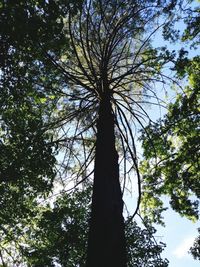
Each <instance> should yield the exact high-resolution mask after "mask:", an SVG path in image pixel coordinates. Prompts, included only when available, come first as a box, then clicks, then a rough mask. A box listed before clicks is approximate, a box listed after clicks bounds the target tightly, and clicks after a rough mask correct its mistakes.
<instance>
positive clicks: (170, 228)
mask: <svg viewBox="0 0 200 267" xmlns="http://www.w3.org/2000/svg"><path fill="white" fill-rule="evenodd" d="M164 221H165V223H166V227H162V226H157V227H156V228H157V233H156V236H157V238H158V240H160V241H162V242H164V243H166V244H167V247H166V249H165V251H164V252H163V257H166V258H167V259H168V260H169V261H170V263H169V267H199V265H200V264H199V261H197V260H194V259H193V257H192V255H191V254H189V253H188V250H189V248H190V247H191V245H192V244H193V241H194V238H195V237H197V235H198V232H197V228H198V227H200V223H199V222H197V223H193V222H191V221H189V220H187V219H186V218H182V217H180V215H178V214H177V213H175V212H174V211H173V210H172V209H168V210H167V211H166V212H165V213H164Z"/></svg>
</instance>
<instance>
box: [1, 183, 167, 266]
mask: <svg viewBox="0 0 200 267" xmlns="http://www.w3.org/2000/svg"><path fill="white" fill-rule="evenodd" d="M90 198H91V187H90V186H89V187H87V189H86V188H85V189H84V191H83V190H80V189H79V190H78V189H77V190H75V192H74V193H72V194H69V193H61V195H60V196H59V197H58V199H57V200H56V201H55V202H54V203H52V204H51V206H49V205H47V206H44V205H43V206H40V207H37V215H36V214H35V218H34V219H33V220H32V221H31V220H30V221H29V223H28V224H27V226H26V228H25V229H24V231H23V235H21V237H20V239H19V243H20V246H19V253H20V256H19V259H21V263H22V262H24V266H32V267H36V266H48V267H50V266H52V267H53V266H63V267H64V266H67V267H71V266H78V265H79V266H81V267H83V266H85V260H86V248H87V235H88V226H89V224H88V222H89V212H90ZM155 233H156V230H155V229H154V228H153V227H152V226H151V225H150V224H149V222H148V220H145V227H140V226H139V225H138V224H137V223H136V222H135V221H133V222H132V221H130V220H129V218H127V224H126V239H127V247H128V266H138V267H151V266H155V267H166V266H168V261H167V260H166V259H165V260H163V259H161V256H160V254H161V252H162V250H163V249H164V247H165V245H164V244H163V243H162V242H160V243H157V242H156V240H155V237H154V236H155ZM2 251H3V250H2ZM3 252H4V256H5V255H6V253H5V251H3ZM5 259H6V257H5Z"/></svg>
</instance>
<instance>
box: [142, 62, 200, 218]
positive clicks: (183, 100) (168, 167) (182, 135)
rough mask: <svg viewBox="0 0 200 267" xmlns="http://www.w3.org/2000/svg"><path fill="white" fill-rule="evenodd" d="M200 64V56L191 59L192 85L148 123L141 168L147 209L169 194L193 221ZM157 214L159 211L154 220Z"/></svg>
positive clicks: (174, 204)
mask: <svg viewBox="0 0 200 267" xmlns="http://www.w3.org/2000/svg"><path fill="white" fill-rule="evenodd" d="M199 63H200V62H199V57H196V58H194V59H192V60H191V61H190V62H188V65H186V67H185V73H186V74H187V75H188V79H189V81H190V85H188V86H187V87H185V90H184V92H183V94H181V93H180V94H177V97H176V101H175V102H174V103H173V104H170V105H169V109H168V113H167V114H166V115H165V118H164V119H163V120H161V121H158V122H157V123H155V124H152V125H149V126H148V127H147V128H146V129H145V131H143V135H142V140H143V148H144V156H145V159H146V160H144V161H143V163H142V167H141V171H142V172H143V173H144V177H143V179H144V187H143V190H144V198H143V205H144V206H145V208H147V209H148V208H155V207H157V206H158V207H159V208H160V209H162V206H163V203H162V200H161V199H160V198H157V197H160V196H161V195H163V194H164V195H167V196H169V197H170V199H171V200H170V204H171V206H172V208H173V209H174V210H176V211H177V212H179V213H180V214H181V215H182V216H186V217H188V218H190V219H192V220H195V219H197V218H198V207H199V202H198V200H197V199H195V198H194V196H196V198H199V197H200V191H199V186H200V184H199V157H198V154H199V142H198V140H199V123H200V116H199V114H200V113H199V109H200V107H199V74H200V73H199V70H200V64H199ZM182 71H183V70H182ZM146 134H148V137H149V138H147V137H146ZM152 192H153V194H152ZM191 196H193V197H192V198H191ZM158 207H157V208H158ZM156 215H158V213H157V212H156V214H154V218H155V220H156Z"/></svg>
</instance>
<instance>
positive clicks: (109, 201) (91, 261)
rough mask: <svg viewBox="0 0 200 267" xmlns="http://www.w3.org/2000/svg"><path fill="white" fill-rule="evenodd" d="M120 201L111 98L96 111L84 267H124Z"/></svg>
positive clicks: (123, 237)
mask: <svg viewBox="0 0 200 267" xmlns="http://www.w3.org/2000/svg"><path fill="white" fill-rule="evenodd" d="M122 212H123V200H122V193H121V188H120V183H119V164H118V153H117V151H116V148H115V134H114V115H113V113H112V108H111V102H110V97H109V96H105V97H104V98H103V99H102V100H101V102H100V107H99V119H98V122H97V140H96V156H95V168H94V184H93V197H92V213H91V221H90V230H89V240H88V253H87V263H86V266H87V267H112V266H113V267H126V244H125V233H124V219H123V215H122Z"/></svg>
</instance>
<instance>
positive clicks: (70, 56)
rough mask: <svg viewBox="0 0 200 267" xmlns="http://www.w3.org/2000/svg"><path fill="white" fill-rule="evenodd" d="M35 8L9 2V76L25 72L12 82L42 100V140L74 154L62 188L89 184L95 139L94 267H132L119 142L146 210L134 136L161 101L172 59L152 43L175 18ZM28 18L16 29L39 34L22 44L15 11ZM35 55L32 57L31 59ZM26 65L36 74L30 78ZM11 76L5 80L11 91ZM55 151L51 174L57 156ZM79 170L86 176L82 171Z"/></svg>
mask: <svg viewBox="0 0 200 267" xmlns="http://www.w3.org/2000/svg"><path fill="white" fill-rule="evenodd" d="M34 3H35V2H34V1H33V2H31V4H28V5H27V4H24V3H23V2H20V3H19V4H16V5H15V7H16V9H13V8H12V5H11V4H12V1H11V2H10V1H8V2H6V3H5V1H4V2H3V7H2V8H3V14H4V17H5V16H6V15H8V12H7V11H8V10H9V9H11V10H12V11H13V10H14V11H13V12H14V16H13V17H12V18H13V21H11V22H12V23H11V26H12V27H8V29H9V32H6V33H3V34H2V35H1V36H3V37H4V35H6V38H8V39H7V40H6V41H8V43H9V48H7V46H6V45H5V51H6V53H7V54H8V55H10V54H11V56H12V58H14V64H13V62H12V60H11V61H9V60H10V58H11V57H9V60H8V61H6V64H4V68H5V70H6V71H7V70H9V67H8V66H11V69H12V67H13V69H12V70H18V71H19V73H17V75H14V76H13V77H16V76H17V77H19V76H20V84H21V85H23V88H24V86H25V85H27V87H28V85H30V84H31V90H30V91H28V92H26V95H25V99H27V96H29V97H30V95H31V96H32V95H33V96H34V97H33V98H31V101H30V103H31V104H33V106H34V105H35V106H37V101H39V102H40V105H39V107H40V109H38V110H40V112H41V113H42V116H41V117H42V122H43V123H44V125H42V128H43V131H44V132H45V137H44V136H43V137H44V139H45V138H47V139H48V141H45V142H46V146H45V148H46V147H48V146H49V147H52V146H54V147H55V148H57V147H58V148H60V149H65V155H64V160H63V162H61V164H60V169H59V171H60V170H61V172H62V175H61V182H62V179H63V176H64V175H66V171H68V170H69V169H70V168H71V170H70V171H68V173H67V175H66V176H68V177H69V176H70V175H71V176H72V178H74V177H75V182H76V185H77V184H80V183H81V182H82V180H86V178H87V177H89V176H90V175H89V174H87V175H85V172H86V171H85V169H86V168H88V169H89V168H90V165H91V162H92V160H93V159H94V145H91V143H92V142H93V140H94V137H95V136H96V144H95V165H94V188H93V201H92V202H93V204H92V215H91V221H90V231H89V245H88V258H87V262H88V263H87V265H88V266H97V264H98V265H99V266H112V265H115V266H126V261H127V260H126V244H125V235H124V222H123V216H122V211H123V201H122V192H121V188H120V181H119V176H120V175H119V164H118V152H117V149H116V144H115V143H116V142H115V137H116V136H117V137H118V138H117V139H119V142H118V143H117V145H118V146H119V148H120V149H119V150H121V151H122V154H121V155H122V157H123V160H124V161H123V162H124V164H123V165H124V166H123V167H124V170H125V172H124V173H125V174H124V183H125V182H126V178H127V172H128V171H126V168H127V166H128V164H127V159H129V161H130V162H131V164H130V165H131V167H130V169H131V170H133V169H135V171H136V174H137V177H138V191H139V198H138V205H137V210H138V206H139V202H140V195H141V192H140V175H139V171H138V163H137V157H136V149H135V140H134V137H133V133H132V132H133V131H132V128H133V125H134V123H135V121H137V122H138V123H139V124H142V122H141V116H142V117H143V116H145V115H146V116H148V114H147V113H146V111H145V110H144V109H143V107H142V106H141V103H140V102H142V101H143V99H142V97H141V96H142V95H145V94H146V93H147V94H151V95H154V91H152V88H151V86H150V85H151V84H153V83H154V82H155V81H157V80H162V78H163V76H162V75H161V71H160V70H161V67H162V65H163V64H164V63H166V62H168V61H169V60H170V59H171V57H170V55H169V54H167V53H165V50H164V49H160V50H155V49H153V48H152V47H151V45H150V39H151V37H152V36H153V34H154V33H155V32H156V30H158V29H159V27H160V25H157V22H159V20H158V18H159V16H160V14H161V13H162V12H164V13H166V12H168V11H169V9H170V7H171V1H169V2H167V3H166V1H163V2H162V1H157V2H156V3H155V1H145V2H144V3H141V2H140V1H134V2H133V1H126V2H124V1H103V0H102V1H101V0H98V1H84V2H83V4H82V5H81V9H80V11H78V13H76V12H77V10H76V9H75V8H74V5H73V3H72V2H68V3H67V4H66V6H63V3H62V4H61V5H58V4H56V2H54V1H48V2H47V1H39V2H37V4H36V6H35V5H34ZM52 5H53V8H52ZM7 8H8V9H7ZM21 10H22V11H23V12H19V14H21V13H22V14H21V15H23V16H22V18H23V20H22V24H17V25H20V28H22V26H23V25H25V24H26V23H27V22H29V23H30V24H29V28H30V26H33V27H35V25H36V26H37V27H36V29H35V28H34V31H33V33H34V34H33V33H32V32H29V31H28V32H27V31H25V35H23V36H22V37H21V38H22V42H21V39H20V40H19V39H18V38H16V33H17V30H18V28H16V27H15V26H14V27H13V24H14V23H13V22H15V21H16V17H15V16H17V14H18V12H16V11H21ZM5 11H6V12H5ZM63 12H64V13H63ZM156 20H157V21H156ZM155 22H156V23H155ZM13 28H14V29H15V30H14V32H13ZM10 33H11V34H10ZM13 33H14V34H13ZM52 40H53V41H52ZM29 41H30V42H29ZM57 41H58V44H59V45H58V46H56V43H57ZM5 43H7V42H5ZM13 47H14V49H13ZM23 47H25V50H24V48H23ZM57 48H58V49H57ZM9 53H10V54H9ZM27 54H28V55H29V54H30V57H28V58H27V57H26V56H27ZM24 55H26V56H24ZM6 60H7V59H6ZM10 62H11V64H10ZM16 63H17V64H16ZM27 63H29V64H27ZM16 65H17V68H16ZM26 65H28V66H30V68H29V69H28V70H27V68H26ZM21 66H22V69H23V70H24V74H23V76H21V75H19V74H22V73H23V71H22V70H21ZM27 75H28V76H27ZM10 77H11V75H8V76H6V78H7V80H6V81H7V82H8V84H9V78H10ZM55 77H56V78H55ZM25 78H28V81H29V82H28V84H26V83H24V80H26V79H25ZM21 80H22V81H23V82H21ZM30 81H32V83H30ZM38 81H39V84H38ZM4 85H5V83H4ZM13 85H14V86H13ZM12 86H13V87H14V88H15V89H17V88H20V86H19V83H14V82H13V83H12ZM33 89H34V90H33ZM19 91H20V92H19ZM21 91H22V90H18V91H17V92H19V93H21ZM19 95H20V94H19ZM138 99H139V101H140V102H139V101H138ZM15 102H16V101H15ZM29 105H30V104H29ZM22 106H23V105H22ZM42 107H43V108H44V109H42V111H41V108H42ZM56 109H57V111H56ZM9 110H10V109H9ZM20 116H21V115H20ZM37 116H39V115H37ZM16 124H17V123H16V122H15V127H14V128H16ZM69 125H70V126H69ZM37 126H38V124H37ZM37 126H36V127H37ZM44 132H42V133H44ZM52 132H53V133H54V134H52ZM46 134H47V135H46ZM15 136H16V134H15ZM23 138H24V139H25V136H24V135H23ZM45 140H46V139H45ZM15 142H16V141H15ZM45 142H44V143H45ZM18 144H19V143H18ZM88 144H90V145H89V146H88ZM38 145H39V146H40V143H38ZM38 145H37V146H36V148H38ZM81 145H82V148H83V151H84V157H83V155H82V154H83V153H81V155H80V157H78V153H76V152H75V151H77V148H79V151H80V146H81ZM48 152H49V154H48V156H50V158H52V162H51V163H52V164H51V166H50V168H52V165H54V161H53V157H52V151H50V150H48ZM66 156H68V159H67V160H66ZM77 166H78V167H79V170H78V171H76V173H74V167H77ZM23 167H24V166H23ZM69 167H70V168H69ZM45 170H46V169H45ZM51 170H52V169H51ZM129 171H130V170H129ZM44 176H45V175H44ZM48 176H49V175H48ZM80 177H81V178H80ZM43 179H44V180H45V177H43ZM81 179H82V180H81ZM31 180H32V179H31ZM20 181H21V180H20ZM137 210H136V212H137ZM117 234H118V235H119V236H117Z"/></svg>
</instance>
